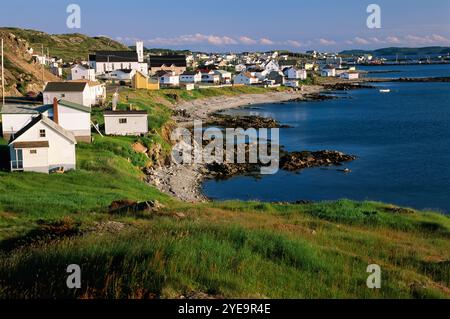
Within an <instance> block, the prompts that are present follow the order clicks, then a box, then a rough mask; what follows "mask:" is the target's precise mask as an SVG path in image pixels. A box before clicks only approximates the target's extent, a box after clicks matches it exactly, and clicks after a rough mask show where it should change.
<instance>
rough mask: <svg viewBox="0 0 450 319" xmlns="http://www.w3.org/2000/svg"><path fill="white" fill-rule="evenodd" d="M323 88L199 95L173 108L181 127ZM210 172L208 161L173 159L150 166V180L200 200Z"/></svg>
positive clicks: (181, 196)
mask: <svg viewBox="0 0 450 319" xmlns="http://www.w3.org/2000/svg"><path fill="white" fill-rule="evenodd" d="M323 91H324V87H323V86H321V85H310V86H304V87H303V91H284V92H268V93H262V94H241V95H236V96H220V97H213V98H207V99H198V100H193V101H189V102H183V103H180V104H177V105H176V106H175V107H174V108H173V110H174V111H175V112H176V113H178V114H177V115H175V116H173V117H172V119H173V120H174V121H175V122H176V124H177V126H178V127H186V126H189V125H190V124H192V121H193V120H194V119H195V120H202V121H207V120H208V119H209V118H210V114H212V113H214V112H218V111H223V110H227V109H234V108H239V107H246V106H249V105H256V104H268V103H279V102H289V101H293V100H306V99H307V97H306V96H307V95H309V94H319V93H321V92H323ZM180 113H182V115H180ZM208 176H209V172H208V169H207V168H206V165H204V164H192V165H188V164H183V165H178V164H175V163H171V164H170V165H167V166H160V167H157V168H151V169H149V170H148V172H147V178H146V181H147V182H148V183H150V184H151V185H153V186H154V187H156V188H158V189H159V190H160V191H162V192H163V193H166V194H169V195H171V196H173V197H175V198H177V199H180V200H182V201H185V202H191V203H196V202H205V201H208V200H209V199H208V198H207V197H206V196H205V195H204V194H203V192H202V189H201V185H202V182H203V180H204V179H205V178H207V177H208Z"/></svg>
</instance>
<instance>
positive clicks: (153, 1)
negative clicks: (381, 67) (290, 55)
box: [0, 0, 450, 52]
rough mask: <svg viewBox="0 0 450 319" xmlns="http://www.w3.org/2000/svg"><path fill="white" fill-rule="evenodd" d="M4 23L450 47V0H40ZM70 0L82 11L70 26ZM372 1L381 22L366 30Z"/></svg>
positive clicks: (259, 42)
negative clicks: (68, 7) (378, 11)
mask: <svg viewBox="0 0 450 319" xmlns="http://www.w3.org/2000/svg"><path fill="white" fill-rule="evenodd" d="M2 2H3V3H2V5H1V7H0V26H9V27H20V28H28V29H36V30H40V31H45V32H48V33H52V34H56V33H74V32H77V33H84V34H87V35H90V36H98V35H104V36H108V37H110V38H112V39H115V40H118V41H121V42H123V43H126V44H128V45H130V44H134V42H135V41H136V40H142V41H144V44H145V46H146V47H148V48H172V49H190V50H196V51H212V52H228V51H229V52H237V51H247V50H248V51H254V50H274V49H288V50H292V51H296V52H304V51H307V50H313V49H314V50H321V51H329V52H331V51H341V50H344V49H376V48H382V47H390V46H397V47H398V46H402V47H423V46H434V45H440V46H450V1H448V0H427V1H423V0H409V1H407V0H369V1H365V0H345V1H342V0H321V1H320V0H319V1H317V0H316V1H311V0H307V1H305V0H283V1H273V0H271V1H268V0H228V1H216V0H209V1H206V0H189V1H186V0H176V1H169V0H163V1H161V0H127V1H124V0H121V1H117V0H109V1H104V0H90V1H89V0H71V1H64V0H40V1H38V2H36V1H31V0H28V1H25V0H14V1H2ZM69 4H77V5H79V7H80V10H81V15H80V16H81V28H79V29H70V28H68V26H67V23H66V20H67V18H68V16H69V13H67V12H66V9H67V6H68V5H69ZM369 4H377V5H379V7H380V9H381V28H368V26H367V22H366V21H367V18H368V17H369V15H370V13H367V6H368V5H369Z"/></svg>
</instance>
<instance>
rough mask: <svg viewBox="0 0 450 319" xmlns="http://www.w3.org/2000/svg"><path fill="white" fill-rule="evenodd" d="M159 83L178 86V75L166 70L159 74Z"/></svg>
mask: <svg viewBox="0 0 450 319" xmlns="http://www.w3.org/2000/svg"><path fill="white" fill-rule="evenodd" d="M159 84H160V85H161V86H165V87H167V86H179V85H180V76H179V75H176V74H175V72H173V71H167V72H164V73H162V74H161V75H160V76H159Z"/></svg>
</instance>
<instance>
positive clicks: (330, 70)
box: [320, 65, 336, 77]
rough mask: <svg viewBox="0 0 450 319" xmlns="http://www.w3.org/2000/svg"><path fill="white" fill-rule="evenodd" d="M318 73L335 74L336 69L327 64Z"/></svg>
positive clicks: (327, 75)
mask: <svg viewBox="0 0 450 319" xmlns="http://www.w3.org/2000/svg"><path fill="white" fill-rule="evenodd" d="M320 75H321V76H325V77H330V76H336V69H335V68H334V67H333V66H331V65H327V66H325V67H324V68H323V69H322V71H321V72H320Z"/></svg>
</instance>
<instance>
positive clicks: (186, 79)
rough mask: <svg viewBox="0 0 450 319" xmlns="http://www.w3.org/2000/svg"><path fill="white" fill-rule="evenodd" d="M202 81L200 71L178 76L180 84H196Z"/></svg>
mask: <svg viewBox="0 0 450 319" xmlns="http://www.w3.org/2000/svg"><path fill="white" fill-rule="evenodd" d="M201 81H202V73H201V72H200V71H185V72H184V73H182V74H181V75H180V82H181V83H198V82H201Z"/></svg>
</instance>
